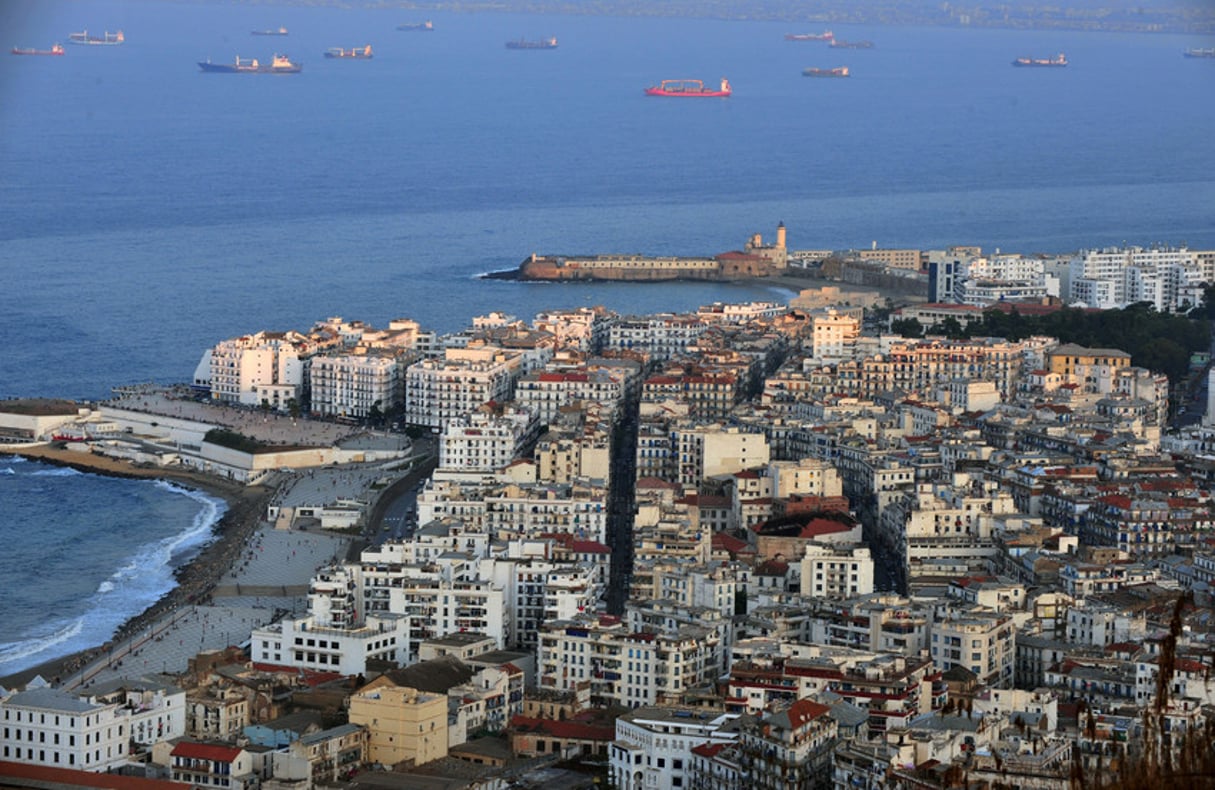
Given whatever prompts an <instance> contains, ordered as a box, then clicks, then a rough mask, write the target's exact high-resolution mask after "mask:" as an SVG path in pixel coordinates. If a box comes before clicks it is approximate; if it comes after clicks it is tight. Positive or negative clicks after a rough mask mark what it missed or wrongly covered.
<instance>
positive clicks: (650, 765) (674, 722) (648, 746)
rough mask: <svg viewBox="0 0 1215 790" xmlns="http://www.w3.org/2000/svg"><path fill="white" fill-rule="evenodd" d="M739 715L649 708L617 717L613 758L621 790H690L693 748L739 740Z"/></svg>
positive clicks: (611, 764) (611, 763)
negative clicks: (737, 723)
mask: <svg viewBox="0 0 1215 790" xmlns="http://www.w3.org/2000/svg"><path fill="white" fill-rule="evenodd" d="M738 718H739V714H737V713H717V712H709V711H704V710H697V709H692V708H653V707H644V708H638V709H637V710H634V711H630V712H628V713H626V714H624V715H623V716H620V717H619V718H617V719H616V740H615V741H613V742H612V746H611V751H610V754H609V771H610V772H611V777H612V784H613V786H614V787H617V788H620V790H680V789H681V788H682V789H683V790H690V788H692V786H693V785H692V779H691V768H692V756H693V755H692V749H694V748H696V747H697V746H702V745H704V744H727V745H728V744H734V743H737V742H738V727H737V725H736V721H737V720H738Z"/></svg>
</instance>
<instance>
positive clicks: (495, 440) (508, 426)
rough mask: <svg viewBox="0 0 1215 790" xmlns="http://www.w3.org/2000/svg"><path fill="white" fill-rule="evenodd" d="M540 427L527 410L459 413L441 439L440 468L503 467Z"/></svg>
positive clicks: (488, 469)
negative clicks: (461, 415)
mask: <svg viewBox="0 0 1215 790" xmlns="http://www.w3.org/2000/svg"><path fill="white" fill-rule="evenodd" d="M538 427H539V426H538V424H537V422H536V420H535V417H534V415H533V414H532V413H531V412H530V411H527V410H518V409H508V410H506V409H504V410H503V411H502V412H501V413H498V412H494V411H488V410H478V411H474V412H472V413H471V414H468V415H465V416H463V417H456V418H454V419H453V420H451V421H450V422H448V423H447V425H446V426H444V428H443V435H442V437H441V438H440V439H439V468H440V469H443V470H452V471H462V472H496V471H498V470H500V469H504V468H505V467H506V466H507V465H509V464H510V463H511V461H513V460H514V459H515V458H516V457H517V456H518V455H519V452H520V451H521V450H522V449H523V447H525V446H526V445H527V444H528V443H529V442H530V441H531V440H532V439H534V438H535V436H536V430H537V428H538Z"/></svg>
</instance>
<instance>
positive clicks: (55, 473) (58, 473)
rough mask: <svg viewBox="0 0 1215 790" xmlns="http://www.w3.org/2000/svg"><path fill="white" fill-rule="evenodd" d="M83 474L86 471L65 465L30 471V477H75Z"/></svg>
mask: <svg viewBox="0 0 1215 790" xmlns="http://www.w3.org/2000/svg"><path fill="white" fill-rule="evenodd" d="M81 474H84V472H78V471H77V470H75V469H68V468H66V467H64V468H61V469H39V470H38V471H37V472H30V477H74V476H76V475H81Z"/></svg>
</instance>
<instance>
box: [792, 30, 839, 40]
mask: <svg viewBox="0 0 1215 790" xmlns="http://www.w3.org/2000/svg"><path fill="white" fill-rule="evenodd" d="M834 38H835V34H834V33H832V32H831V31H830V30H824V31H823V32H822V33H786V34H785V41H831V40H832V39H834Z"/></svg>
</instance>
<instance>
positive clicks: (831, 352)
mask: <svg viewBox="0 0 1215 790" xmlns="http://www.w3.org/2000/svg"><path fill="white" fill-rule="evenodd" d="M860 336H861V317H860V316H858V315H856V313H854V312H852V311H845V310H837V309H835V308H833V307H828V308H826V309H825V310H816V311H814V312H813V313H811V314H810V348H809V349H808V351H809V352H810V356H811V357H812V358H813V359H814V361H815V362H818V363H820V364H833V363H836V362H840V361H842V360H845V359H852V357H853V353H854V351H855V347H856V339H857V338H858V337H860Z"/></svg>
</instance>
